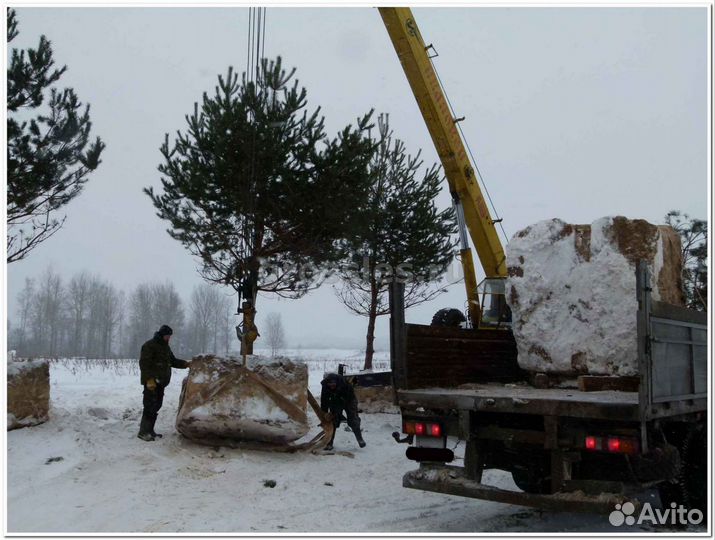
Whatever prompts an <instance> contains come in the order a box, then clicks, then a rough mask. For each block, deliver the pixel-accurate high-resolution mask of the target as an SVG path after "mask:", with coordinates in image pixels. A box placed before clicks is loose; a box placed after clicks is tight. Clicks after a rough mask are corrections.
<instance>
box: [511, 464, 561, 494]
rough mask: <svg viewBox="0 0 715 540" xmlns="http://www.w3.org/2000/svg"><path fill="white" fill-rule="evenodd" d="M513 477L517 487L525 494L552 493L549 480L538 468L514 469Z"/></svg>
mask: <svg viewBox="0 0 715 540" xmlns="http://www.w3.org/2000/svg"><path fill="white" fill-rule="evenodd" d="M511 477H512V478H513V479H514V483H515V484H516V486H517V487H518V488H519V489H520V490H522V491H524V492H525V493H536V494H543V493H551V485H550V481H549V478H547V477H546V476H545V475H544V474H542V471H540V470H538V469H536V468H533V467H529V468H518V469H514V470H512V471H511Z"/></svg>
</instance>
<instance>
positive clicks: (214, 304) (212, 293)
mask: <svg viewBox="0 0 715 540" xmlns="http://www.w3.org/2000/svg"><path fill="white" fill-rule="evenodd" d="M220 301H221V294H220V293H219V291H218V289H217V288H216V287H215V286H212V285H210V284H208V283H202V284H201V285H197V286H196V287H194V290H193V292H192V293H191V304H190V310H191V327H192V333H193V340H192V347H191V348H192V350H193V351H195V352H207V350H208V346H209V338H210V337H213V336H212V334H214V328H215V325H216V318H217V316H218V313H219V309H220ZM216 345H217V343H216V341H215V340H214V343H213V352H214V353H216V352H217V346H216Z"/></svg>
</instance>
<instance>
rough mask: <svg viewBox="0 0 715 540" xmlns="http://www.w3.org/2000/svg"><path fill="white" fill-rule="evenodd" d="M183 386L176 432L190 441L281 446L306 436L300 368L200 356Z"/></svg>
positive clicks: (304, 374) (304, 372) (304, 381)
mask: <svg viewBox="0 0 715 540" xmlns="http://www.w3.org/2000/svg"><path fill="white" fill-rule="evenodd" d="M183 384H184V388H183V389H182V396H181V400H180V404H179V412H178V414H177V417H176V428H177V430H178V431H179V432H180V433H182V434H183V435H184V436H186V437H188V438H190V439H194V440H197V441H205V442H209V443H214V442H215V441H220V440H234V441H255V442H262V443H274V444H285V443H289V442H292V441H295V440H297V439H299V438H301V437H303V436H304V435H305V434H306V433H308V430H309V426H308V419H307V412H306V411H307V389H308V368H307V366H306V365H305V364H298V363H294V362H291V361H290V360H288V359H286V358H277V359H273V360H271V359H267V358H262V357H255V356H253V357H249V362H248V369H246V368H244V367H243V361H242V359H240V358H220V357H216V356H200V357H197V358H195V359H194V360H193V361H192V363H191V369H190V371H189V375H188V377H187V378H186V379H185V380H184V383H183Z"/></svg>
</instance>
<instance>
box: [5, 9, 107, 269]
mask: <svg viewBox="0 0 715 540" xmlns="http://www.w3.org/2000/svg"><path fill="white" fill-rule="evenodd" d="M7 22H8V27H7V41H8V43H10V42H11V41H12V40H13V39H14V38H15V37H17V35H18V30H17V18H16V14H15V10H13V9H8V12H7ZM54 65H55V61H54V58H53V55H52V47H51V44H50V42H49V41H48V40H47V38H45V36H41V37H40V42H39V45H38V47H37V49H27V51H25V50H20V51H18V49H13V50H12V57H11V59H10V63H9V67H8V69H7V112H8V117H7V225H8V233H7V262H8V263H11V262H15V261H19V260H20V259H22V258H24V257H26V256H27V255H28V253H29V252H30V251H31V250H32V249H34V248H35V247H37V246H38V245H39V244H40V243H41V242H43V241H45V240H47V239H48V238H49V237H50V236H52V235H53V234H55V233H56V232H57V231H58V230H59V229H60V228H61V227H62V225H63V223H64V221H65V218H66V217H58V216H57V215H56V211H57V210H59V209H60V208H61V207H63V206H64V205H66V204H67V203H68V202H70V201H71V200H72V199H74V198H75V197H76V196H77V195H79V194H80V192H81V191H82V188H83V186H84V184H85V183H86V182H87V180H88V177H87V175H88V174H89V173H90V172H91V171H93V170H95V169H96V168H97V166H98V165H99V163H100V160H99V157H100V155H101V153H102V150H104V143H103V142H102V141H101V139H100V138H99V137H97V139H96V140H95V141H94V142H92V143H90V141H89V132H90V129H91V127H92V123H91V122H90V120H89V105H87V106H85V107H84V109H82V104H81V103H80V101H79V100H78V98H77V95H76V94H75V92H74V90H72V89H71V88H64V89H58V88H56V87H55V86H53V85H55V83H57V81H59V79H60V77H62V75H63V74H64V72H65V71H66V70H67V66H63V67H61V68H59V69H56V68H55V67H54ZM48 90H49V102H48V103H47V105H46V107H44V109H43V110H37V112H36V116H35V117H34V118H30V119H29V120H27V119H28V118H29V117H30V116H31V113H30V111H34V110H36V109H39V108H40V107H41V106H42V105H43V103H44V101H45V97H46V94H47V91H48ZM85 149H86V150H85Z"/></svg>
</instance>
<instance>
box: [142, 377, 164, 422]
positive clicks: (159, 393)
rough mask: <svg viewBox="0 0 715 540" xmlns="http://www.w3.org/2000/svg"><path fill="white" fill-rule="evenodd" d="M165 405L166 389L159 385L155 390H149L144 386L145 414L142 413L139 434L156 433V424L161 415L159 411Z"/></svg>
mask: <svg viewBox="0 0 715 540" xmlns="http://www.w3.org/2000/svg"><path fill="white" fill-rule="evenodd" d="M162 403H164V387H163V386H161V385H159V384H157V385H156V388H155V389H154V390H149V389H148V388H147V387H146V386H144V399H143V404H144V412H143V413H142V420H141V424H139V433H154V424H155V423H156V417H157V416H158V415H159V409H161V405H162Z"/></svg>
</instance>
